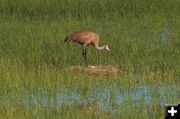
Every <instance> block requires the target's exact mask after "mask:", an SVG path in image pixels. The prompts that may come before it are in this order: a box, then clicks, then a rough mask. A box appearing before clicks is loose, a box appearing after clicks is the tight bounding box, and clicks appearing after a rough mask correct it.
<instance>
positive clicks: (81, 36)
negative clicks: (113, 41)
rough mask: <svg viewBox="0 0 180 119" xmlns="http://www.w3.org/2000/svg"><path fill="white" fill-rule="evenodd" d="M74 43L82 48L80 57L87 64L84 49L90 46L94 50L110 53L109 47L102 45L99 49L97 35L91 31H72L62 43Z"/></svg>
mask: <svg viewBox="0 0 180 119" xmlns="http://www.w3.org/2000/svg"><path fill="white" fill-rule="evenodd" d="M71 41H73V42H76V43H79V44H80V45H82V46H83V51H82V55H83V57H84V60H85V62H86V63H87V50H86V48H87V47H88V46H89V45H92V46H93V47H94V48H96V49H97V50H103V49H105V50H107V51H110V50H111V48H110V46H109V45H103V46H101V47H99V44H98V43H99V35H98V34H97V33H95V32H92V31H88V30H83V31H78V32H76V31H73V32H71V33H69V34H68V35H67V36H66V37H65V39H64V42H71Z"/></svg>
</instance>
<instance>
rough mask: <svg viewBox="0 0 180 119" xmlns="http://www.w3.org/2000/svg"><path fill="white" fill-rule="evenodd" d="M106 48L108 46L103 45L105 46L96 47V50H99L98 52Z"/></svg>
mask: <svg viewBox="0 0 180 119" xmlns="http://www.w3.org/2000/svg"><path fill="white" fill-rule="evenodd" d="M106 46H107V45H103V46H100V47H99V46H96V47H95V48H96V49H97V50H103V49H105V48H106Z"/></svg>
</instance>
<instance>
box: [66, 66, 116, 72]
mask: <svg viewBox="0 0 180 119" xmlns="http://www.w3.org/2000/svg"><path fill="white" fill-rule="evenodd" d="M67 69H68V70H70V71H73V72H85V73H89V74H118V72H119V68H118V67H117V66H112V65H105V66H103V65H96V66H80V65H77V66H70V67H68V68H67Z"/></svg>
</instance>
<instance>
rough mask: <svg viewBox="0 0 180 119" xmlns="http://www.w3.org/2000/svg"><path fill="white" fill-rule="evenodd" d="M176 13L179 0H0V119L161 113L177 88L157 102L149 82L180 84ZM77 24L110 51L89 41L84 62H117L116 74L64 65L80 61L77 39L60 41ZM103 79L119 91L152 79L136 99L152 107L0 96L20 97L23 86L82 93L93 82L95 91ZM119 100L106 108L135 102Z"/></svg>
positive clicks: (77, 118)
mask: <svg viewBox="0 0 180 119" xmlns="http://www.w3.org/2000/svg"><path fill="white" fill-rule="evenodd" d="M179 13H180V1H179V0H1V1H0V118H4V119H8V118H9V119H11V118H13V119H14V118H18V119H19V118H20V119H21V118H22V119H25V118H27V119H32V118H36V119H41V118H42V119H44V118H47V119H49V118H58V119H59V118H60V117H61V118H62V119H66V118H67V119H69V118H73V119H80V118H87V119H92V118H93V119H94V118H97V119H106V118H107V119H109V118H112V119H113V118H114V119H119V118H123V119H124V118H127V119H129V118H133V119H134V118H138V119H140V118H164V117H163V116H164V104H165V103H178V102H180V100H179V99H180V98H179V95H178V94H179V93H177V94H175V95H176V96H177V98H173V97H171V98H167V100H166V101H164V102H163V103H162V104H159V103H158V101H157V98H156V96H158V95H159V94H158V92H157V91H155V90H153V88H154V89H156V88H157V87H160V86H166V87H168V86H170V85H175V86H176V87H177V88H176V89H175V90H176V91H175V92H179V91H180V89H179V86H180V83H179V79H180V35H179V34H180V32H179V31H180V28H179V26H180V15H179ZM82 29H90V30H92V31H95V32H97V33H98V34H99V35H100V44H109V45H110V46H112V51H111V52H105V51H96V50H95V49H94V48H92V47H89V48H88V58H89V62H90V64H92V65H118V66H119V68H120V70H122V72H121V73H119V74H118V75H108V76H104V75H102V74H99V75H90V74H87V73H83V72H82V73H75V72H71V71H68V70H65V69H66V68H67V67H68V66H73V65H84V62H83V58H82V56H81V50H82V48H81V46H79V45H77V44H74V43H72V44H69V45H65V44H64V43H63V40H64V38H65V36H66V35H67V34H68V33H69V32H70V31H73V30H75V31H76V30H82ZM103 83H107V84H108V85H109V87H110V88H111V89H112V90H116V89H119V88H120V89H122V90H124V91H126V90H128V91H131V89H132V87H133V86H135V85H137V84H140V85H147V84H148V85H149V86H150V87H151V86H152V91H151V93H152V95H153V99H152V102H151V103H150V104H146V103H143V102H142V103H140V106H141V107H147V106H148V105H150V107H151V109H153V111H152V110H151V111H147V110H140V109H136V110H134V112H125V113H122V112H106V111H99V110H96V109H95V108H96V107H95V106H94V104H92V107H91V106H90V107H91V108H92V109H89V108H88V107H87V108H88V110H86V106H84V107H83V108H82V107H81V106H77V105H70V106H64V107H48V108H47V107H43V106H42V105H40V104H39V105H37V106H36V107H34V108H31V107H30V108H29V107H26V106H25V105H23V104H22V105H16V104H7V105H4V103H3V101H2V100H3V99H4V97H6V98H8V99H11V100H13V99H14V98H16V99H17V100H19V102H21V100H22V98H23V95H22V92H23V91H27V92H28V93H29V94H30V95H31V94H32V95H33V94H34V93H36V92H40V93H43V92H48V93H49V94H56V92H58V91H64V90H66V89H69V88H75V87H81V93H82V95H86V93H87V92H88V91H89V90H90V89H91V87H92V86H94V85H97V86H99V89H100V90H103V88H102V87H101V86H102V85H103ZM172 90H173V89H172ZM112 94H113V93H112ZM48 97H49V98H51V95H48ZM127 102H128V103H125V104H124V105H123V106H121V105H119V106H114V108H121V107H122V108H121V109H122V110H125V111H127V110H128V107H131V106H133V105H134V104H135V103H134V102H133V101H131V100H129V101H127ZM128 104H129V105H128ZM159 108H160V109H162V110H161V111H159V110H158V109H159ZM91 110H94V111H91ZM141 111H142V112H141ZM136 112H139V113H138V114H137V113H136ZM159 115H160V117H159Z"/></svg>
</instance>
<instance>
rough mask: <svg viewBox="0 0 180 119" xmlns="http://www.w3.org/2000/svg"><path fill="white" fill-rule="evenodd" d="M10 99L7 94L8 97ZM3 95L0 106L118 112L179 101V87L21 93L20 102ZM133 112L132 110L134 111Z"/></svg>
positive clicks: (100, 87) (80, 89)
mask: <svg viewBox="0 0 180 119" xmlns="http://www.w3.org/2000/svg"><path fill="white" fill-rule="evenodd" d="M7 95H8V94H7ZM7 95H3V96H2V97H1V105H8V104H11V105H24V106H27V107H35V106H37V105H41V106H43V107H63V106H67V105H68V106H85V105H88V104H93V105H95V106H96V107H97V108H98V109H100V110H102V111H115V109H116V108H115V107H118V106H120V105H124V104H129V103H131V104H133V105H134V108H136V106H138V105H139V104H142V103H143V104H151V103H154V102H156V103H158V104H165V103H169V102H168V101H170V100H171V101H172V100H174V101H177V87H176V86H175V85H171V86H168V87H166V86H156V87H149V86H147V85H136V86H134V87H132V88H131V89H128V90H127V89H122V88H119V89H118V88H117V89H116V90H114V88H112V87H110V86H107V85H104V86H102V85H101V86H95V87H92V88H90V89H87V90H85V91H84V89H82V88H80V87H75V88H70V89H65V90H62V91H58V92H56V93H53V94H50V93H47V92H43V93H42V92H40V91H39V92H38V93H37V92H36V93H28V92H24V93H22V97H21V98H15V97H10V96H7ZM131 108H132V107H131Z"/></svg>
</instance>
